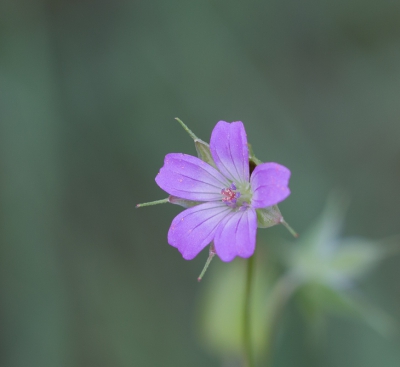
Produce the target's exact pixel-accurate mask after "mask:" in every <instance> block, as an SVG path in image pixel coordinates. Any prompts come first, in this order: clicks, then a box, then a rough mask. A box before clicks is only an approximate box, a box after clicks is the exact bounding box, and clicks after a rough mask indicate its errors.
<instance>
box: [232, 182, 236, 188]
mask: <svg viewBox="0 0 400 367" xmlns="http://www.w3.org/2000/svg"><path fill="white" fill-rule="evenodd" d="M231 190H236V185H235V184H234V183H233V182H232V184H231Z"/></svg>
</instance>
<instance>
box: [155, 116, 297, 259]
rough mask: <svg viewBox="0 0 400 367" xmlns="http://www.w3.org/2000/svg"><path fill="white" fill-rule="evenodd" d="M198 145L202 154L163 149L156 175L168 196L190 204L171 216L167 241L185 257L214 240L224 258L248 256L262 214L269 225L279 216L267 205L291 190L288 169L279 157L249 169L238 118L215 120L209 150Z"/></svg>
mask: <svg viewBox="0 0 400 367" xmlns="http://www.w3.org/2000/svg"><path fill="white" fill-rule="evenodd" d="M196 147H197V148H198V151H199V146H198V145H196ZM201 148H203V152H199V155H200V156H202V155H203V156H204V158H203V160H201V159H199V158H197V157H193V156H190V155H186V154H182V153H171V154H167V156H166V157H165V160H164V166H163V167H162V168H161V170H160V172H159V173H158V175H157V177H156V182H157V184H158V185H159V186H160V187H161V188H162V189H163V190H164V191H166V192H167V193H168V194H170V195H171V197H170V199H169V201H170V202H172V203H176V204H180V205H182V206H185V207H189V208H188V209H186V210H185V211H183V212H182V213H180V214H179V215H178V216H176V217H175V219H174V220H173V221H172V224H171V227H170V229H169V232H168V243H169V244H170V245H171V246H174V247H176V248H178V250H179V251H180V252H181V254H182V256H183V257H184V258H185V259H187V260H191V259H193V258H194V257H195V256H196V255H197V254H198V253H199V252H200V251H201V250H202V249H203V248H204V247H205V246H207V245H208V244H209V243H210V242H212V241H214V248H215V252H216V253H217V255H218V256H219V257H220V258H221V260H223V261H231V260H233V259H234V258H235V257H236V256H240V257H244V258H247V257H250V256H251V255H253V253H254V250H255V244H256V231H257V226H258V223H260V220H263V219H264V221H266V222H267V224H266V225H264V227H267V226H270V225H272V224H277V223H278V222H279V221H280V219H281V218H282V217H281V216H280V212H279V209H277V208H276V210H277V212H276V215H275V217H274V218H273V221H272V224H270V223H269V222H268V219H269V218H268V214H270V213H275V212H274V210H273V209H272V208H271V210H267V211H265V209H266V208H267V209H268V208H270V207H273V206H274V205H276V204H277V203H279V202H281V201H282V200H284V199H285V198H286V197H288V196H289V194H290V190H289V188H288V181H289V177H290V171H289V169H287V168H286V167H284V166H282V165H280V164H277V163H261V164H258V165H257V166H255V168H254V170H253V171H252V172H250V166H249V148H248V144H247V137H246V132H245V129H244V126H243V123H242V122H240V121H237V122H232V123H228V122H225V121H219V122H218V123H217V125H216V126H215V128H214V130H213V132H212V134H211V140H210V146H209V151H208V150H207V146H205V145H201V144H200V149H201ZM204 148H205V149H204ZM258 217H259V218H258ZM276 218H278V219H276ZM258 219H259V220H258ZM274 221H275V222H274Z"/></svg>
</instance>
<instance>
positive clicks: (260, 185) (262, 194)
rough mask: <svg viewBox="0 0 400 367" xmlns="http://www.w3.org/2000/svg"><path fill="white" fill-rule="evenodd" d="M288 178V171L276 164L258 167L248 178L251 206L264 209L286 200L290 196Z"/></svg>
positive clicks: (263, 164) (265, 164)
mask: <svg viewBox="0 0 400 367" xmlns="http://www.w3.org/2000/svg"><path fill="white" fill-rule="evenodd" d="M289 178H290V170H289V169H288V168H286V167H284V166H281V165H280V164H278V163H262V164H260V165H258V166H257V167H256V168H255V169H254V171H253V173H252V175H251V178H250V184H251V188H252V191H253V198H252V201H251V206H252V207H253V208H265V207H267V206H272V205H275V204H277V203H279V202H281V201H282V200H284V199H286V198H287V197H288V196H289V195H290V190H289V188H288V183H289Z"/></svg>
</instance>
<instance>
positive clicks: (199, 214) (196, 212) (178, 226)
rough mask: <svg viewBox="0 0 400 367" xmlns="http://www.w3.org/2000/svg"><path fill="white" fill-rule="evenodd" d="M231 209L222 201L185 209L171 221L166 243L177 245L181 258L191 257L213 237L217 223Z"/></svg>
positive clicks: (189, 258) (187, 258) (188, 258)
mask: <svg viewBox="0 0 400 367" xmlns="http://www.w3.org/2000/svg"><path fill="white" fill-rule="evenodd" d="M231 211H232V209H231V208H230V207H228V206H227V205H226V204H224V203H223V202H221V201H219V202H211V203H203V204H200V205H197V206H194V207H192V208H190V209H186V210H185V211H183V212H182V213H180V214H178V215H177V216H176V217H175V218H174V220H173V221H172V224H171V227H170V228H169V231H168V243H169V244H170V245H171V246H174V247H177V248H178V250H179V251H180V253H181V254H182V256H183V258H184V259H186V260H191V259H193V258H194V257H195V256H196V255H197V254H198V253H199V252H200V251H201V250H202V249H203V248H204V247H205V246H207V245H208V244H209V243H210V242H211V241H212V240H213V238H214V234H215V231H216V229H217V227H218V224H219V223H220V222H221V220H222V219H224V218H225V217H226V216H227V215H229V213H230V212H231Z"/></svg>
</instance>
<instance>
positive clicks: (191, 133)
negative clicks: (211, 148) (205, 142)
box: [175, 117, 199, 140]
mask: <svg viewBox="0 0 400 367" xmlns="http://www.w3.org/2000/svg"><path fill="white" fill-rule="evenodd" d="M175 120H176V121H178V122H179V123H180V124H181V126H182V127H183V128H184V130H185V131H186V132H187V133H188V134H189V135H190V136H191V138H192V139H193V140H199V138H198V137H197V136H196V135H195V134H194V132H193V131H192V130H190V129H189V128H188V127H187V126H186V124H185V123H184V122H183V121H182V120H181V119H179V118H178V117H175Z"/></svg>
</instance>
